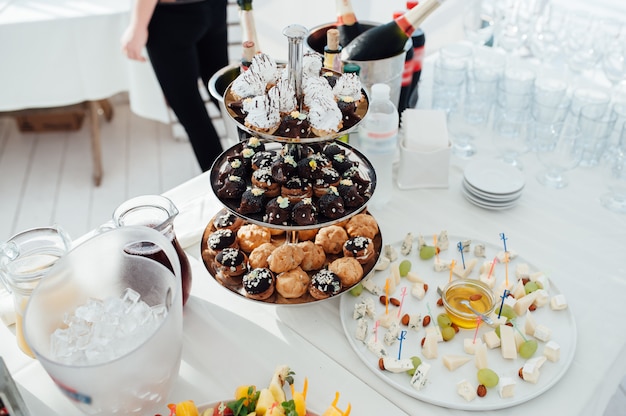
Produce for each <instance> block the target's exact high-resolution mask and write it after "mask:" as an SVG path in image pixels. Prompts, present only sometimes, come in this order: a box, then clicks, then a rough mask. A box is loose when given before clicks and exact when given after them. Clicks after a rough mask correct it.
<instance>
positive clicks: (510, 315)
mask: <svg viewBox="0 0 626 416" xmlns="http://www.w3.org/2000/svg"><path fill="white" fill-rule="evenodd" d="M496 311H497V309H496ZM500 315H501V316H506V318H507V319H515V318H517V314H516V313H515V309H513V307H512V306H511V305H503V306H502V312H500Z"/></svg>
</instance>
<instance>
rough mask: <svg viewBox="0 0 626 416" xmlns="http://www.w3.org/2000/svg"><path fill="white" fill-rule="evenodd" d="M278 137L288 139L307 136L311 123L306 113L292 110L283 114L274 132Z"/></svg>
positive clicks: (309, 132)
mask: <svg viewBox="0 0 626 416" xmlns="http://www.w3.org/2000/svg"><path fill="white" fill-rule="evenodd" d="M274 134H275V135H276V136H279V137H288V138H290V139H299V138H302V137H308V136H309V135H310V134H311V123H310V122H309V118H308V116H307V115H306V113H302V112H300V111H292V112H291V113H289V114H287V115H285V116H283V118H282V120H281V122H280V126H279V127H278V130H276V132H275V133H274Z"/></svg>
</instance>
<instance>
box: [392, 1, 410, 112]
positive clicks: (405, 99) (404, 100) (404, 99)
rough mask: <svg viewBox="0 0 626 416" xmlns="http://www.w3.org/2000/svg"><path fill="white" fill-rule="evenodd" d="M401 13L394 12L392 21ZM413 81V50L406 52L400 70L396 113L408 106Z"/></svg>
mask: <svg viewBox="0 0 626 416" xmlns="http://www.w3.org/2000/svg"><path fill="white" fill-rule="evenodd" d="M402 14H403V12H394V14H393V17H394V19H396V18H398V17H400V16H401V15H402ZM412 81H413V48H409V49H408V50H407V51H406V55H405V57H404V69H403V70H402V79H401V82H400V98H399V99H398V113H400V114H402V112H403V111H404V110H405V109H406V108H407V107H408V106H409V98H410V96H411V82H412Z"/></svg>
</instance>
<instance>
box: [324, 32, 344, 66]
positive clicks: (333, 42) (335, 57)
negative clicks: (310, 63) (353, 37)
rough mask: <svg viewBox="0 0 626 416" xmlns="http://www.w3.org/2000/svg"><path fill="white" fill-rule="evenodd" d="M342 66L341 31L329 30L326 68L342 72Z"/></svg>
mask: <svg viewBox="0 0 626 416" xmlns="http://www.w3.org/2000/svg"><path fill="white" fill-rule="evenodd" d="M342 66H343V65H342V63H341V46H340V45H339V31H338V30H337V29H328V31H327V32H326V46H325V47H324V68H328V69H332V70H333V71H336V72H342Z"/></svg>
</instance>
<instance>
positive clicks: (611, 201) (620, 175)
mask: <svg viewBox="0 0 626 416" xmlns="http://www.w3.org/2000/svg"><path fill="white" fill-rule="evenodd" d="M606 179H607V188H608V191H607V192H605V193H604V194H602V195H600V203H601V204H602V206H603V207H605V208H607V209H608V210H610V211H613V212H618V213H621V214H626V125H623V126H622V130H621V136H620V143H619V145H618V146H617V148H616V150H615V151H614V152H613V154H612V157H611V158H610V159H609V161H608V167H607V175H606Z"/></svg>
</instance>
